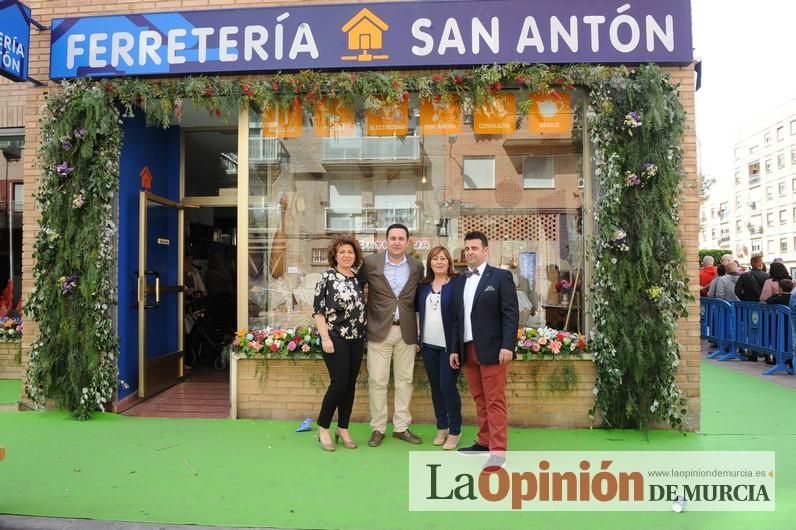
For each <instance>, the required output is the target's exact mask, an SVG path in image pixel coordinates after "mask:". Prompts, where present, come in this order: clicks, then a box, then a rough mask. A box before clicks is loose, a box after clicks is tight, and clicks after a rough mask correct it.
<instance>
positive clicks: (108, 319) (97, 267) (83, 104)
mask: <svg viewBox="0 0 796 530" xmlns="http://www.w3.org/2000/svg"><path fill="white" fill-rule="evenodd" d="M41 134H42V138H41V150H40V155H39V156H40V158H39V160H40V166H41V179H40V181H39V188H38V192H37V193H36V196H35V198H36V202H37V205H38V207H39V210H40V211H41V219H40V220H39V226H40V233H39V235H38V237H37V239H36V243H35V245H34V258H35V266H34V270H33V275H34V278H35V287H34V289H33V292H32V293H31V296H30V300H29V301H28V304H27V306H26V312H27V313H28V314H29V315H30V316H32V317H33V319H34V320H36V321H37V322H38V324H39V330H38V335H37V336H36V338H35V340H34V342H33V347H32V350H31V354H30V362H29V365H28V377H27V381H26V392H27V394H28V396H30V397H31V398H32V399H33V400H34V401H36V402H38V403H43V402H44V401H45V399H46V398H47V397H54V398H56V399H58V400H59V401H60V403H61V405H62V406H64V407H66V408H67V409H69V410H70V411H72V412H73V414H74V415H75V417H77V418H80V419H86V418H88V417H89V416H90V414H91V412H92V411H94V410H97V409H102V408H104V406H105V404H106V403H108V402H110V400H111V397H112V395H113V392H114V390H115V389H116V385H117V377H118V370H117V365H116V359H117V356H118V341H117V337H116V334H115V333H114V330H113V322H112V316H111V309H112V307H113V306H114V304H115V303H116V288H115V283H114V275H115V263H116V255H115V249H114V238H115V233H116V227H115V225H114V222H113V211H112V202H113V198H114V195H115V193H116V191H117V189H118V185H119V153H120V146H121V127H120V122H119V113H118V111H117V110H116V106H115V104H114V101H113V97H112V96H111V95H110V94H109V93H108V92H106V91H105V90H103V89H102V87H101V86H100V85H99V84H97V83H93V82H89V81H78V82H75V83H70V84H66V85H64V90H63V91H60V92H57V93H55V94H50V95H49V96H48V99H47V105H46V108H45V111H44V114H43V116H42V118H41Z"/></svg>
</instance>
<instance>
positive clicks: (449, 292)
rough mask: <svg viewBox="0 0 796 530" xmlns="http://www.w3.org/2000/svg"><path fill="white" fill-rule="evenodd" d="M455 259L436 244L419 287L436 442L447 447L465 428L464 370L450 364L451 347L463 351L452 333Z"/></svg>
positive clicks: (423, 348)
mask: <svg viewBox="0 0 796 530" xmlns="http://www.w3.org/2000/svg"><path fill="white" fill-rule="evenodd" d="M455 275H456V273H455V271H454V270H453V259H452V258H451V255H450V253H449V252H448V249H446V248H445V247H441V246H440V247H434V248H432V249H431V250H430V251H429V253H428V257H427V258H426V276H425V278H423V281H422V282H421V283H420V285H419V286H418V288H417V299H416V302H415V307H416V308H417V312H418V315H419V322H420V326H419V331H420V339H419V340H418V343H419V344H420V354H421V355H422V357H423V364H424V365H425V367H426V373H427V374H428V382H429V384H430V385H431V401H432V403H433V405H434V415H435V416H436V418H437V436H435V437H434V441H433V444H434V445H441V446H442V448H443V449H445V450H446V451H450V450H452V449H456V446H457V445H458V444H459V438H460V437H461V432H462V431H461V429H462V399H461V396H459V389H458V388H456V383H457V382H458V380H459V372H460V370H456V369H454V368H452V367H451V365H450V357H449V356H448V351H449V350H452V351H459V347H458V344H457V342H456V340H457V339H456V336H455V335H453V334H452V324H453V318H454V314H453V312H454V304H453V296H454V293H453V282H451V279H453V277H454V276H455Z"/></svg>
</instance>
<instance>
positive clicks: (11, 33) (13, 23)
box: [0, 0, 30, 81]
mask: <svg viewBox="0 0 796 530" xmlns="http://www.w3.org/2000/svg"><path fill="white" fill-rule="evenodd" d="M29 44H30V8H29V7H27V6H25V5H22V4H20V3H19V2H17V1H16V0H0V75H2V76H4V77H7V78H9V79H12V80H14V81H27V79H28V47H29Z"/></svg>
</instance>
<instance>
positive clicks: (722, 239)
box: [719, 235, 730, 245]
mask: <svg viewBox="0 0 796 530" xmlns="http://www.w3.org/2000/svg"><path fill="white" fill-rule="evenodd" d="M729 242H730V236H728V235H725V236H720V237H719V245H723V244H725V243H729Z"/></svg>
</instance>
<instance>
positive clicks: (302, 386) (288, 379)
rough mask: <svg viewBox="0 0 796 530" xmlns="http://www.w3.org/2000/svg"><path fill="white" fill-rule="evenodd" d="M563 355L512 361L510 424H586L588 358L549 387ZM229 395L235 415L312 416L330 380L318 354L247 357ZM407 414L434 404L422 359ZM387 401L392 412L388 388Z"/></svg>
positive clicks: (430, 417)
mask: <svg viewBox="0 0 796 530" xmlns="http://www.w3.org/2000/svg"><path fill="white" fill-rule="evenodd" d="M565 362H570V361H567V360H552V359H550V360H548V359H534V360H530V361H515V362H513V363H512V364H511V367H510V370H509V375H508V381H507V385H506V395H507V398H508V406H509V411H508V416H509V424H510V425H513V426H518V427H520V426H521V427H566V428H572V427H575V428H577V427H589V426H590V424H591V422H590V420H589V417H588V412H589V409H590V408H591V407H592V405H593V404H594V394H593V393H592V391H593V389H594V380H595V370H594V364H593V363H592V361H591V359H571V362H572V365H573V367H574V369H575V373H576V374H577V383H576V384H575V385H574V386H573V388H571V389H570V390H568V391H560V392H551V391H550V390H548V381H549V375H550V372H551V371H553V370H555V369H557V368H560V367H561V366H562V365H563V364H564V363H565ZM233 373H234V374H235V376H234V377H235V380H234V382H233V383H234V394H235V395H234V398H235V402H236V406H237V417H238V418H268V419H295V420H300V419H304V418H307V417H309V418H312V419H313V420H315V418H316V417H317V415H318V410H319V409H320V405H321V400H322V399H323V394H324V392H325V391H326V387H327V385H328V382H329V376H328V374H327V371H326V365H325V364H324V363H323V361H322V360H320V359H268V360H266V359H249V358H239V359H237V360H236V361H235V370H234V372H233ZM414 388H415V390H414V394H413V396H412V407H411V410H412V416H413V421H414V422H415V423H434V421H435V420H434V409H433V407H432V404H431V391H430V389H429V386H428V379H427V377H426V373H425V368H424V367H423V363H422V361H421V360H420V358H418V359H417V360H416V362H415V377H414ZM459 389H460V392H461V395H462V413H463V416H464V421H465V422H466V423H468V424H471V425H472V424H474V423H475V406H474V404H473V400H472V398H471V397H470V394H469V391H468V389H467V383H466V381H465V378H464V375H463V374H462V375H461V376H460V378H459ZM388 403H389V406H390V418H391V417H392V403H393V397H392V389H390V392H389V397H388ZM352 420H353V421H355V422H362V423H367V422H368V421H369V413H368V375H367V364H366V361H363V363H362V371H361V372H360V375H359V379H358V382H357V395H356V401H355V402H354V411H353V415H352Z"/></svg>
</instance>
